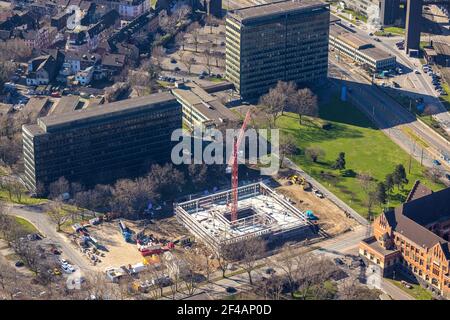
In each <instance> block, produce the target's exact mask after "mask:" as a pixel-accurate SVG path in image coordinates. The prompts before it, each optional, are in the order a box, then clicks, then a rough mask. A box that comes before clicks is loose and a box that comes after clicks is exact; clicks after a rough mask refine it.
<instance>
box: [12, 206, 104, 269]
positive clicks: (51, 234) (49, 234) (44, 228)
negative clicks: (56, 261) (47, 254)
mask: <svg viewBox="0 0 450 320" xmlns="http://www.w3.org/2000/svg"><path fill="white" fill-rule="evenodd" d="M9 208H10V210H9V214H11V215H14V216H17V217H21V218H24V219H26V220H28V221H30V222H31V223H32V224H33V225H34V226H35V227H36V228H37V229H38V230H39V232H40V233H41V234H42V235H44V236H45V237H46V239H48V240H50V241H51V242H53V243H54V244H55V246H56V247H58V248H59V249H60V250H61V251H62V256H64V258H65V259H67V260H68V261H70V263H72V264H73V265H74V267H75V268H77V267H79V268H80V269H81V270H95V269H94V268H93V267H92V265H90V264H89V262H88V261H87V258H85V257H84V256H83V255H82V254H81V252H80V251H78V250H77V249H76V248H75V247H74V246H73V245H72V244H71V243H70V242H69V240H68V239H67V238H66V237H65V236H63V235H62V234H61V233H58V232H56V227H55V224H54V223H53V222H51V221H50V219H49V218H48V216H47V215H46V214H45V213H44V212H43V211H42V207H41V206H17V205H9Z"/></svg>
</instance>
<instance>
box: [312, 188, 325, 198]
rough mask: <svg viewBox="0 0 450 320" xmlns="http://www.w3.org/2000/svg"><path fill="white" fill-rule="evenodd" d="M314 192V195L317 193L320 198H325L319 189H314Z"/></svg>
mask: <svg viewBox="0 0 450 320" xmlns="http://www.w3.org/2000/svg"><path fill="white" fill-rule="evenodd" d="M313 193H314V195H315V196H316V197H317V198H320V199H322V198H324V195H323V193H322V192H320V191H319V190H317V189H315V190H313Z"/></svg>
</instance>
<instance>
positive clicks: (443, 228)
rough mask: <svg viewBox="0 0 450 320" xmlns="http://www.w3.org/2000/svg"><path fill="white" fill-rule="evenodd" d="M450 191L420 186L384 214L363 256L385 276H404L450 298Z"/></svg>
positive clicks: (362, 250) (362, 248) (361, 248)
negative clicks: (395, 274) (432, 189)
mask: <svg viewBox="0 0 450 320" xmlns="http://www.w3.org/2000/svg"><path fill="white" fill-rule="evenodd" d="M449 199H450V188H446V189H443V190H440V191H437V192H432V191H431V190H429V189H428V188H426V187H425V186H423V185H422V184H420V182H418V181H417V182H416V183H415V185H414V187H413V189H412V190H411V192H410V194H409V196H408V199H407V200H406V202H405V203H403V204H402V205H401V206H399V207H397V208H395V209H394V210H390V211H388V212H384V213H382V214H381V215H380V216H379V217H377V218H376V219H375V221H374V223H373V236H372V237H369V238H367V239H364V240H363V241H361V243H360V245H359V253H360V255H361V256H362V257H363V258H364V259H366V260H367V261H368V262H369V263H371V264H374V265H376V266H378V267H379V268H380V269H381V270H382V274H383V275H384V276H391V275H393V274H394V272H402V273H403V274H404V275H406V276H408V277H409V278H411V279H416V280H417V282H418V283H420V284H422V285H423V286H425V287H427V288H429V289H430V290H432V291H434V292H435V293H437V294H440V295H443V296H446V297H450V273H449V268H450V243H449V242H448V240H449V236H450V201H449Z"/></svg>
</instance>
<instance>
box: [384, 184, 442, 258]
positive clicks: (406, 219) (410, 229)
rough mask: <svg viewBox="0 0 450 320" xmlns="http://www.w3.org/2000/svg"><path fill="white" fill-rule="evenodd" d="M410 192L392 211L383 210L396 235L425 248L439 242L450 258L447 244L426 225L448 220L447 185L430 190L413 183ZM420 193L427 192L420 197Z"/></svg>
mask: <svg viewBox="0 0 450 320" xmlns="http://www.w3.org/2000/svg"><path fill="white" fill-rule="evenodd" d="M415 187H416V190H414V188H413V190H412V191H411V193H410V195H411V200H409V201H408V202H405V203H403V204H402V205H400V206H398V207H397V208H395V209H394V210H391V211H388V212H386V213H384V215H385V217H386V220H387V222H388V224H389V226H390V227H391V228H392V229H393V230H394V231H396V232H397V233H399V234H402V235H404V236H405V237H406V238H408V239H409V240H411V241H413V242H414V243H416V244H417V245H418V246H421V247H424V248H428V249H429V248H432V247H434V246H435V245H436V244H440V245H441V247H442V250H443V251H444V253H445V255H446V257H447V259H450V244H449V242H448V241H446V240H444V239H443V238H441V237H440V236H438V235H437V234H435V233H434V232H432V231H430V230H428V229H427V228H426V226H427V225H429V224H431V223H434V222H437V221H441V220H448V219H450V188H446V189H443V190H440V191H437V192H431V193H429V190H428V191H427V190H426V189H425V188H422V187H419V185H415ZM421 192H427V193H429V194H427V195H423V196H421V197H416V198H415V197H414V194H416V196H418V195H419V194H420V193H421Z"/></svg>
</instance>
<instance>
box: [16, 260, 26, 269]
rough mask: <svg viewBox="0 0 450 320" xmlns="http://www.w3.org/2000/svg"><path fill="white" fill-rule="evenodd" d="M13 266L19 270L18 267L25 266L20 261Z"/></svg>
mask: <svg viewBox="0 0 450 320" xmlns="http://www.w3.org/2000/svg"><path fill="white" fill-rule="evenodd" d="M14 265H15V266H16V267H17V268H20V267H23V266H24V265H25V264H24V263H23V262H22V261H17V262H16V263H15V264H14Z"/></svg>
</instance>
